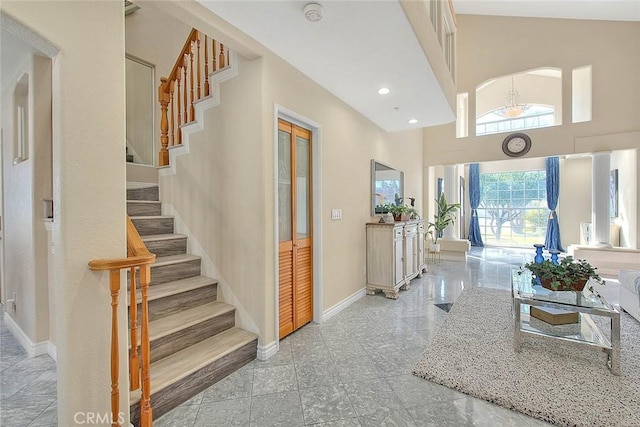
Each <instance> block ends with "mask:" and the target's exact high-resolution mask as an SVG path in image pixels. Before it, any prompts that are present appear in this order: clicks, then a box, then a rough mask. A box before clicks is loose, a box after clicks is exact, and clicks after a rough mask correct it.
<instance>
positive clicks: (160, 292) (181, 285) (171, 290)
mask: <svg viewBox="0 0 640 427" xmlns="http://www.w3.org/2000/svg"><path fill="white" fill-rule="evenodd" d="M217 283H218V281H217V280H216V279H212V278H211V277H207V276H195V277H189V278H187V279H181V280H174V281H173V282H167V283H161V284H159V285H154V286H149V298H148V299H149V301H153V300H156V299H160V298H165V297H168V296H171V295H177V294H180V293H183V292H188V291H192V290H194V289H199V288H202V287H205V286H211V285H215V284H217ZM141 299H142V291H141V290H140V289H139V288H138V289H137V301H138V304H139V303H140V301H141ZM130 303H131V292H130V291H129V292H127V305H130ZM138 316H140V314H138Z"/></svg>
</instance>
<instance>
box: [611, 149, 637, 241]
mask: <svg viewBox="0 0 640 427" xmlns="http://www.w3.org/2000/svg"><path fill="white" fill-rule="evenodd" d="M614 169H618V217H617V218H615V219H614V220H613V222H614V223H615V224H617V225H619V226H620V246H623V247H627V248H637V247H638V229H637V227H634V226H633V225H634V224H636V223H637V221H638V210H637V205H638V150H620V151H614V152H613V153H611V170H614Z"/></svg>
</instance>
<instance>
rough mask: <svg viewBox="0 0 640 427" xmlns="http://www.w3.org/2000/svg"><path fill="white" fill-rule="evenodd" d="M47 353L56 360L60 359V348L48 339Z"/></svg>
mask: <svg viewBox="0 0 640 427" xmlns="http://www.w3.org/2000/svg"><path fill="white" fill-rule="evenodd" d="M47 354H48V355H49V356H50V357H51V358H52V359H53V361H54V362H57V361H58V350H57V349H56V346H55V345H53V344H52V343H51V341H47Z"/></svg>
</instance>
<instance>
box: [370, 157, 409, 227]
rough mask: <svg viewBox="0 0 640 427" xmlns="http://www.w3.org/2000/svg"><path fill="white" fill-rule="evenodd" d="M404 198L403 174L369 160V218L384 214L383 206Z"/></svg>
mask: <svg viewBox="0 0 640 427" xmlns="http://www.w3.org/2000/svg"><path fill="white" fill-rule="evenodd" d="M403 197H404V173H403V172H402V171H399V170H397V169H394V168H392V167H391V166H387V165H385V164H383V163H380V162H377V161H376V160H375V159H371V216H375V215H377V214H382V213H386V212H387V211H386V210H385V209H384V208H383V205H386V204H387V203H397V202H398V201H399V200H400V199H402V198H403Z"/></svg>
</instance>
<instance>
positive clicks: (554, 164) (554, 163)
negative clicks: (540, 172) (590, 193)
mask: <svg viewBox="0 0 640 427" xmlns="http://www.w3.org/2000/svg"><path fill="white" fill-rule="evenodd" d="M545 164H546V167H547V206H548V207H549V210H550V211H551V212H549V222H548V223H547V237H546V239H545V242H544V245H545V247H546V248H547V250H552V249H556V250H558V251H562V252H564V249H562V243H561V242H560V226H559V225H558V214H557V213H556V207H557V206H558V197H559V196H560V159H559V158H558V157H547V158H546V159H545Z"/></svg>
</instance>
